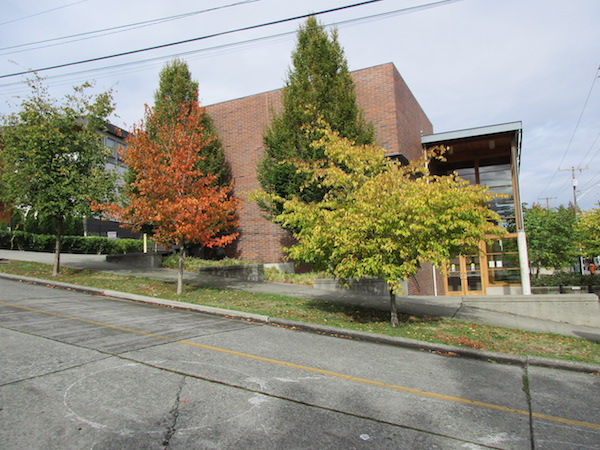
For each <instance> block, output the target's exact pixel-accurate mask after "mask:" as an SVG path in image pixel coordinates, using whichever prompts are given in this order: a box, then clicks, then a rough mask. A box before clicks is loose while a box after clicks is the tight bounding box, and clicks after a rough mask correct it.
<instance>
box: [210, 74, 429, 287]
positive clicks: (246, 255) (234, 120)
mask: <svg viewBox="0 0 600 450" xmlns="http://www.w3.org/2000/svg"><path fill="white" fill-rule="evenodd" d="M352 77H353V79H354V83H355V88H356V98H357V103H358V105H359V106H360V108H362V110H363V112H364V116H365V119H366V120H368V121H370V122H372V123H373V124H374V126H375V134H376V139H377V142H378V143H379V144H380V145H381V146H382V147H383V148H385V149H386V150H387V152H388V153H390V154H391V153H402V154H403V155H404V156H406V157H407V158H408V159H415V158H418V157H420V156H421V154H422V147H421V135H422V134H431V133H433V128H432V125H431V122H430V121H429V119H428V118H427V116H426V115H425V113H424V112H423V110H422V109H421V107H420V106H419V103H418V102H417V100H416V99H415V97H414V96H413V95H412V93H411V91H410V89H409V88H408V86H407V85H406V83H405V82H404V80H403V79H402V77H401V76H400V74H399V73H398V71H397V70H396V67H395V66H394V65H393V64H391V63H388V64H383V65H380V66H375V67H370V68H367V69H362V70H357V71H355V72H352ZM280 109H281V90H275V91H270V92H265V93H261V94H256V95H253V96H250V97H245V98H241V99H237V100H231V101H227V102H223V103H218V104H214V105H210V106H208V107H207V112H208V113H209V114H210V116H211V117H212V119H213V122H214V124H215V128H216V130H217V134H218V136H219V139H221V141H222V143H223V147H224V150H225V158H226V160H227V162H228V164H229V165H230V169H231V174H232V178H233V181H234V185H235V193H236V195H237V196H238V197H240V198H242V199H243V200H244V201H243V205H242V207H241V209H240V212H239V216H240V229H239V231H240V237H239V238H238V240H237V242H236V243H235V244H234V245H233V246H231V248H229V249H228V250H227V253H228V255H229V256H232V257H238V258H242V259H245V260H250V261H259V262H268V263H273V262H284V261H285V258H284V253H283V252H282V250H281V247H282V246H287V245H290V243H291V242H292V240H291V236H290V235H289V233H287V232H286V231H284V230H282V229H281V228H280V227H278V226H277V225H274V224H273V223H271V222H269V221H268V220H267V219H265V218H264V217H263V212H262V211H261V210H260V208H259V207H258V206H257V205H256V203H254V202H249V201H246V200H247V199H248V196H249V194H250V193H251V192H253V191H255V190H256V189H258V188H259V187H260V185H259V183H258V180H257V175H256V167H257V164H258V162H259V161H260V160H261V159H262V157H263V151H264V149H263V140H262V136H263V133H264V130H265V127H266V126H267V125H268V124H269V123H270V120H271V117H272V114H273V112H274V111H275V112H277V111H279V110H280ZM424 272H425V271H424ZM428 273H429V277H427V274H426V273H424V274H423V275H419V277H418V280H415V281H413V282H411V283H410V284H411V286H412V287H411V288H410V289H409V291H411V292H410V293H413V292H414V293H415V294H416V293H419V294H422V295H423V294H432V293H433V288H432V284H433V283H432V277H431V270H429V271H428ZM417 286H420V287H419V288H417Z"/></svg>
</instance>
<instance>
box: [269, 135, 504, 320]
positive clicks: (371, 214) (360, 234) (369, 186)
mask: <svg viewBox="0 0 600 450" xmlns="http://www.w3.org/2000/svg"><path fill="white" fill-rule="evenodd" d="M315 145H319V146H322V147H323V148H324V152H325V159H324V160H321V161H318V162H317V163H312V164H306V163H300V162H296V164H297V165H298V166H299V168H300V169H299V170H301V171H302V172H303V173H304V174H306V175H307V180H308V183H317V184H320V185H322V186H324V187H326V188H327V190H328V192H327V194H325V196H324V198H323V200H322V201H319V202H305V201H303V200H302V199H301V198H300V197H299V196H295V197H293V198H292V199H290V200H285V199H282V198H274V197H273V195H269V194H268V193H265V192H263V193H261V194H259V195H260V196H262V199H263V201H272V200H275V201H281V202H282V203H283V212H282V213H281V214H278V215H277V216H276V217H275V219H276V220H277V221H278V222H279V223H281V225H282V226H283V227H285V228H289V229H292V230H295V231H294V237H295V238H296V239H297V244H295V245H293V246H292V247H290V248H289V249H288V250H287V252H288V254H289V256H290V257H291V258H293V259H295V260H298V261H303V262H307V263H310V264H311V265H313V266H314V267H315V268H319V269H323V270H326V271H328V272H329V273H331V274H332V275H333V276H335V277H336V278H338V279H340V280H341V281H342V282H347V281H348V280H351V279H356V280H357V279H360V278H363V277H376V278H382V279H383V280H385V281H386V283H387V284H388V286H389V290H390V305H391V316H392V325H393V326H397V325H398V318H397V314H396V294H397V293H398V292H401V289H402V287H401V280H405V279H407V278H409V277H410V276H412V275H414V274H415V273H416V272H417V270H418V268H419V267H420V263H421V262H425V261H428V262H431V263H434V264H435V265H437V266H438V267H442V266H443V265H444V264H445V263H447V262H448V261H449V260H450V258H451V257H452V256H453V255H455V254H472V253H473V252H474V251H477V250H476V249H477V248H478V246H479V243H480V242H481V240H482V239H484V237H485V235H486V234H500V235H501V234H502V233H503V230H502V229H501V228H500V227H498V226H497V225H494V223H493V221H499V220H500V218H499V216H498V215H497V214H496V213H494V212H493V211H491V210H490V209H489V208H488V207H487V206H486V202H488V201H490V200H491V199H492V198H493V195H492V194H489V193H487V189H486V188H484V187H481V186H473V185H469V183H468V182H467V181H465V180H462V179H460V178H458V177H456V176H443V177H439V176H432V175H431V174H430V173H429V171H428V169H427V164H426V161H425V160H421V161H417V162H413V163H411V164H410V165H408V166H406V167H402V166H400V164H398V163H396V162H393V161H389V160H387V159H386V158H385V151H384V150H383V149H382V148H381V147H378V146H373V145H367V146H365V145H355V144H354V143H353V142H351V141H349V140H347V139H344V138H341V137H340V136H339V135H338V134H337V133H335V132H331V131H324V138H322V139H321V140H320V141H319V142H317V143H316V144H315ZM342 167H343V168H342Z"/></svg>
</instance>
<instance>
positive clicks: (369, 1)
mask: <svg viewBox="0 0 600 450" xmlns="http://www.w3.org/2000/svg"><path fill="white" fill-rule="evenodd" d="M381 1H383V0H366V1H363V2H359V3H354V4H351V5H345V6H340V7H337V8H331V9H327V10H322V11H318V12H312V13H308V14H301V15H298V16H294V17H288V18H285V19H279V20H274V21H271V22H265V23H262V24H258V25H250V26H246V27H241V28H236V29H233V30H227V31H222V32H217V33H213V34H209V35H205V36H199V37H195V38H191V39H185V40H181V41H176V42H171V43H167V44H161V45H156V46H152V47H146V48H142V49H137V50H130V51H127V52H121V53H114V54H111V55H105V56H100V57H96V58H90V59H86V60H80V61H74V62H71V63H64V64H57V65H54V66H49V67H43V68H38V69H31V70H26V71H21V72H15V73H11V74H5V75H0V79H3V78H9V77H14V76H19V75H26V74H30V73H39V72H43V71H48V70H52V69H59V68H64V67H71V66H75V65H80V64H86V63H90V62H97V61H102V60H107V59H112V58H117V57H120V56H127V55H133V54H138V53H143V52H148V51H151V50H158V49H162V48H168V47H173V46H177V45H182V44H187V43H191V42H197V41H201V40H206V39H210V38H214V37H218V36H225V35H228V34H233V33H238V32H242V31H249V30H254V29H258V28H263V27H267V26H272V25H276V24H282V23H286V22H292V21H296V20H300V19H306V18H308V17H310V16H316V15H323V14H329V13H332V12H337V11H343V10H347V9H350V8H355V7H358V6H364V5H368V4H373V3H378V2H381ZM455 1H459V0H439V1H437V2H432V3H428V4H426V5H420V6H416V7H409V8H404V10H410V9H422V8H428V7H433V6H438V5H441V4H445V3H451V2H455Z"/></svg>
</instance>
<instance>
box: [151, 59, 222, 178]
mask: <svg viewBox="0 0 600 450" xmlns="http://www.w3.org/2000/svg"><path fill="white" fill-rule="evenodd" d="M197 101H198V82H197V81H193V80H192V74H191V72H190V70H189V68H188V65H187V63H186V62H185V61H182V60H180V59H174V60H173V61H171V62H168V63H167V64H165V66H164V67H163V69H162V71H161V72H160V80H159V85H158V89H157V90H156V92H155V93H154V112H155V114H156V115H157V117H159V118H160V120H164V121H173V120H178V119H177V118H178V117H179V112H180V109H181V108H182V107H186V108H188V111H187V113H188V114H189V112H190V111H191V108H192V105H193V104H194V103H195V102H197ZM202 127H203V130H204V131H203V132H204V133H205V134H206V136H209V137H210V138H211V139H212V142H210V143H209V144H208V145H207V147H206V149H205V151H204V152H203V154H202V156H203V158H204V159H202V160H201V161H199V163H198V168H199V169H200V170H201V171H202V172H203V173H205V174H211V175H214V176H215V177H216V180H215V182H216V184H218V185H226V184H229V181H230V176H229V170H228V167H227V163H226V162H225V153H224V151H223V146H222V144H221V142H220V141H219V139H218V138H217V133H216V130H215V126H214V124H213V121H212V119H211V118H210V116H209V115H208V113H206V111H205V112H204V115H203V117H202Z"/></svg>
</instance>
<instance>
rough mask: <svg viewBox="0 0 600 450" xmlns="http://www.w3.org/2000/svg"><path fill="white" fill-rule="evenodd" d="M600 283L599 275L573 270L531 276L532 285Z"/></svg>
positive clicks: (586, 284) (584, 284)
mask: <svg viewBox="0 0 600 450" xmlns="http://www.w3.org/2000/svg"><path fill="white" fill-rule="evenodd" d="M596 284H600V276H599V275H597V274H596V275H581V274H579V273H574V272H556V273H554V274H552V275H540V277H539V278H535V277H532V278H531V285H532V286H561V285H562V286H589V285H596Z"/></svg>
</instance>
